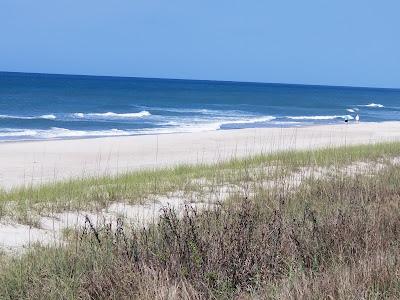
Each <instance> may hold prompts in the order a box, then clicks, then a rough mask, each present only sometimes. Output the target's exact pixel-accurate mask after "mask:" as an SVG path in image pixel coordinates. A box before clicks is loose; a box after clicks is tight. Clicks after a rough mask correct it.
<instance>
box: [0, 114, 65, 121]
mask: <svg viewBox="0 0 400 300" xmlns="http://www.w3.org/2000/svg"><path fill="white" fill-rule="evenodd" d="M0 119H19V120H36V119H46V120H55V119H57V117H56V116H55V115H53V114H49V115H41V116H13V115H0Z"/></svg>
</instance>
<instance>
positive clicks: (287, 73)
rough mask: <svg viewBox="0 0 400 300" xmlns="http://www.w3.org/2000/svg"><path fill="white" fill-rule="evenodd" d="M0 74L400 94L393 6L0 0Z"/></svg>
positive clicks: (303, 0) (399, 7) (298, 1)
mask: <svg viewBox="0 0 400 300" xmlns="http://www.w3.org/2000/svg"><path fill="white" fill-rule="evenodd" d="M0 70H2V71H22V72H41V73H66V74H93V75H119V76H137V77H161V78H188V79H216V80H236V81H261V82H282V83H306V84H331V85H353V86H378V87H397V88H400V1H399V0H292V1H289V0H279V1H276V0H274V1H272V0H241V1H238V0H200V1H198V0H196V1H194V0H1V1H0Z"/></svg>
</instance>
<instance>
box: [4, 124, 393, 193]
mask: <svg viewBox="0 0 400 300" xmlns="http://www.w3.org/2000/svg"><path fill="white" fill-rule="evenodd" d="M394 140H400V122H383V123H360V124H348V125H347V124H343V125H326V126H313V127H303V128H262V129H261V128H259V129H240V130H221V131H210V132H201V133H180V134H165V135H147V136H129V137H109V138H97V139H79V140H53V141H32V142H12V143H7V142H5V143H1V144H0V166H1V169H0V187H1V188H4V189H9V188H12V187H17V186H21V185H31V184H34V185H36V184H40V183H46V182H53V181H58V180H62V179H68V178H73V177H79V176H100V175H105V174H117V173H121V172H126V171H129V170H138V169H149V168H159V167H163V166H173V165H177V164H182V163H190V164H194V163H212V162H219V161H222V160H226V159H230V158H232V157H243V156H246V155H253V154H260V153H269V152H274V151H279V150H287V149H313V148H321V147H327V146H339V145H354V144H366V143H374V142H381V141H394Z"/></svg>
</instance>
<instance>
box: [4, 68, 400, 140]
mask: <svg viewBox="0 0 400 300" xmlns="http://www.w3.org/2000/svg"><path fill="white" fill-rule="evenodd" d="M356 114H358V115H359V116H360V119H361V122H382V121H393V120H396V121H399V120H400V90H399V89H371V88H353V87H330V86H307V85H287V84H263V83H243V82H219V81H194V80H169V79H145V78H121V77H96V76H70V75H47V74H28V73H0V140H3V141H5V140H36V139H57V138H80V137H98V136H122V135H138V134H158V133H174V132H199V131H210V130H224V129H238V128H254V127H294V126H310V125H317V124H336V123H343V122H344V120H345V119H346V118H348V119H349V120H350V122H352V121H353V118H354V117H355V116H356Z"/></svg>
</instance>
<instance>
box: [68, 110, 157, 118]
mask: <svg viewBox="0 0 400 300" xmlns="http://www.w3.org/2000/svg"><path fill="white" fill-rule="evenodd" d="M72 115H73V116H74V117H75V118H81V119H84V118H93V117H94V118H111V119H118V118H121V119H131V118H144V117H148V116H151V113H150V112H148V111H147V110H143V111H140V112H137V113H115V112H111V111H110V112H105V113H74V114H72Z"/></svg>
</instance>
